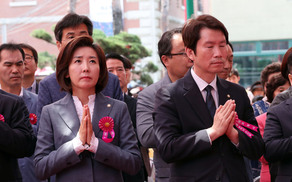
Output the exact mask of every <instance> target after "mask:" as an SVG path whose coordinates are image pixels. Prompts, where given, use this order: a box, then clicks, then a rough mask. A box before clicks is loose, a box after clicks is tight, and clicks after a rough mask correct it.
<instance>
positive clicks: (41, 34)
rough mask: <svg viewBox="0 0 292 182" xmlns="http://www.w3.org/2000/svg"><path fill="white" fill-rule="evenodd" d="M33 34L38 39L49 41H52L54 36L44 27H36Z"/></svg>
mask: <svg viewBox="0 0 292 182" xmlns="http://www.w3.org/2000/svg"><path fill="white" fill-rule="evenodd" d="M31 36H32V37H35V38H38V39H42V40H44V41H47V42H49V43H52V44H53V42H52V40H53V39H52V36H51V35H50V34H49V33H48V32H47V31H46V30H44V29H36V30H33V31H32V33H31Z"/></svg>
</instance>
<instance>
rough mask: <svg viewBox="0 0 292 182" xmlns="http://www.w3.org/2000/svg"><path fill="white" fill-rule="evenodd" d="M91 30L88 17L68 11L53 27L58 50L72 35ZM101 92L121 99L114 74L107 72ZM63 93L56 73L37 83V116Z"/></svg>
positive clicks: (82, 33)
mask: <svg viewBox="0 0 292 182" xmlns="http://www.w3.org/2000/svg"><path fill="white" fill-rule="evenodd" d="M92 32H93V25H92V22H91V21H90V19H89V18H88V17H86V16H83V15H77V14H75V13H69V14H67V15H66V16H65V17H64V18H63V19H62V20H60V21H59V22H58V23H57V25H56V27H55V30H54V33H55V38H56V44H57V47H58V49H59V50H60V49H62V48H63V47H64V46H65V45H66V44H67V43H68V42H69V41H70V40H71V39H73V38H74V37H77V36H81V35H90V36H92ZM102 93H103V94H104V95H105V96H109V97H111V98H114V99H118V100H123V94H122V91H121V88H120V86H119V80H118V78H117V77H116V76H115V75H113V74H111V73H109V78H108V83H107V86H106V87H105V89H104V90H103V91H102ZM65 95H66V92H64V91H61V88H60V85H59V83H58V82H57V79H56V73H53V74H51V75H49V76H47V77H46V78H44V79H43V80H42V81H41V82H40V84H39V93H38V106H37V116H38V117H40V115H41V111H42V108H43V107H44V106H45V105H48V104H51V103H53V102H55V101H58V100H60V99H61V98H63V97H65Z"/></svg>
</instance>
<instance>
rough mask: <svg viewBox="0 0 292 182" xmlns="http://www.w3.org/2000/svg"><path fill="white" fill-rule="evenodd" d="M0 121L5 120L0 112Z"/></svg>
mask: <svg viewBox="0 0 292 182" xmlns="http://www.w3.org/2000/svg"><path fill="white" fill-rule="evenodd" d="M0 121H2V122H5V119H4V116H3V115H2V114H0Z"/></svg>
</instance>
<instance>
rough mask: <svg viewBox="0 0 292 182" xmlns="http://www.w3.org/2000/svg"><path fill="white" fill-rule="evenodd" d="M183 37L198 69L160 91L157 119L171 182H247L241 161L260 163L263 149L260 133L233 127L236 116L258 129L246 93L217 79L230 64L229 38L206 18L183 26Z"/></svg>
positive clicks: (159, 142) (156, 128) (215, 22)
mask: <svg viewBox="0 0 292 182" xmlns="http://www.w3.org/2000/svg"><path fill="white" fill-rule="evenodd" d="M182 37H183V41H184V45H185V46H186V53H187V55H188V57H189V58H190V59H191V60H193V61H194V66H193V67H192V69H190V70H189V71H188V72H187V73H186V75H185V76H184V77H183V78H182V79H180V80H177V81H176V82H175V83H172V84H170V85H168V86H167V87H164V88H162V89H160V90H158V92H157V94H156V99H155V111H154V115H153V117H154V131H155V136H156V138H157V149H158V151H159V153H160V155H161V157H162V158H163V159H164V160H165V161H166V162H168V163H171V164H170V166H171V168H170V171H171V178H170V181H175V182H176V181H177V182H178V181H185V182H187V181H223V182H233V181H239V182H240V181H242V182H246V181H248V176H247V173H246V168H245V164H244V160H243V156H247V157H249V158H251V159H259V158H260V157H261V155H262V154H263V152H264V143H263V140H262V138H261V136H260V134H259V131H258V129H255V128H253V129H255V130H256V131H253V130H250V129H246V131H245V133H244V132H243V131H241V130H244V129H243V126H242V127H241V130H239V129H237V128H235V127H234V124H235V118H236V114H237V115H238V118H239V119H240V120H243V121H245V122H246V123H249V124H252V125H255V126H257V122H256V119H255V117H254V114H253V110H252V107H251V105H250V102H249V99H248V97H247V94H246V91H245V89H244V88H243V87H241V86H239V85H236V84H233V83H231V82H228V81H225V80H223V79H220V78H218V77H217V76H216V74H217V73H219V72H221V71H222V69H223V64H224V61H225V60H226V59H225V58H226V56H227V47H226V44H227V43H228V32H227V30H226V28H225V26H224V25H223V24H222V23H221V22H220V21H219V20H217V19H216V18H214V17H212V16H210V15H202V16H199V17H198V18H197V19H190V20H189V21H187V22H186V23H185V25H184V27H183V30H182ZM216 108H217V109H216ZM246 125H248V124H246ZM249 126H250V125H249Z"/></svg>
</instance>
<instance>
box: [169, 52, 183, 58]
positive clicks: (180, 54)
mask: <svg viewBox="0 0 292 182" xmlns="http://www.w3.org/2000/svg"><path fill="white" fill-rule="evenodd" d="M166 56H169V57H170V58H171V57H172V56H187V54H186V53H185V52H178V53H174V54H167V55H166Z"/></svg>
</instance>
